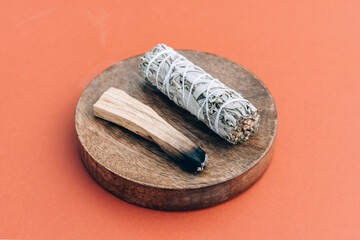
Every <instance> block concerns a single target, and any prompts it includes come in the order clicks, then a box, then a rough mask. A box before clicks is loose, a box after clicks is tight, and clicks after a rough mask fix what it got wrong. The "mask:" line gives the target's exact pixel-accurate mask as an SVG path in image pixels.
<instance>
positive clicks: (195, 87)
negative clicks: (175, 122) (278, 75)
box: [140, 44, 260, 144]
mask: <svg viewBox="0 0 360 240" xmlns="http://www.w3.org/2000/svg"><path fill="white" fill-rule="evenodd" d="M140 71H141V72H142V73H143V74H144V75H145V77H146V79H147V80H148V81H149V82H150V83H152V84H153V85H154V86H156V87H157V88H158V89H159V90H160V91H162V92H163V93H164V94H166V95H167V96H168V97H169V98H170V99H171V100H172V101H174V102H175V103H176V104H177V105H179V106H180V107H182V108H184V109H186V110H188V111H189V112H191V113H192V114H193V115H195V116H196V117H197V118H198V119H199V120H200V121H202V122H204V123H205V124H206V125H207V126H208V127H209V128H210V129H212V130H213V131H214V132H216V133H217V134H218V135H219V136H221V137H222V138H224V139H226V140H227V141H229V142H230V143H232V144H236V143H239V142H244V141H246V140H248V139H249V137H250V135H251V134H252V133H254V132H256V131H257V129H258V126H259V122H260V115H259V113H258V111H257V109H256V108H255V107H254V106H253V105H252V104H251V103H250V102H249V101H248V100H246V99H244V98H243V97H242V96H241V95H240V93H238V92H236V91H235V90H233V89H231V88H229V87H227V86H226V85H225V84H223V83H221V82H220V81H219V80H218V79H216V78H213V77H212V76H211V75H210V74H208V73H206V72H205V71H204V70H203V69H202V68H200V67H199V66H196V65H194V64H193V63H192V62H190V61H189V60H187V59H186V58H185V57H184V56H183V55H181V54H179V53H177V52H176V51H174V49H172V48H170V47H168V46H166V45H165V44H159V45H157V46H156V47H154V48H153V49H152V50H150V51H149V52H147V53H145V55H144V56H143V57H142V58H141V63H140Z"/></svg>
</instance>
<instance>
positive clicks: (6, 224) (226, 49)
mask: <svg viewBox="0 0 360 240" xmlns="http://www.w3.org/2000/svg"><path fill="white" fill-rule="evenodd" d="M359 27H360V3H359V1H356V0H354V1H346V0H343V1H340V0H339V1H286V0H284V1H259V0H255V1H173V0H166V1H137V0H131V1H121V0H118V1H115V0H111V1H93V0H86V1H85V0H84V1H45V0H44V1H41V0H32V1H25V0H24V1H4V0H3V1H1V3H0V73H1V80H0V116H1V117H0V146H1V147H0V159H1V168H0V190H1V194H0V239H1V238H19V239H49V238H50V239H52V238H55V239H59V238H60V239H79V238H88V239H102V238H103V239H106V238H121V239H198V240H200V239H208V240H209V239H234V238H235V237H236V238H239V239H359V236H360V227H359V226H360V200H359V199H360V181H359V179H360V177H359V174H360V159H359V158H360V157H359V156H360V147H359V137H360V127H359V118H360V114H359V103H360V97H359V96H360V65H359V63H360V60H359V59H360V45H359V43H360V31H359ZM161 42H164V43H166V44H168V45H169V46H172V47H174V48H180V49H194V50H200V51H206V52H212V53H215V54H218V55H221V56H224V57H227V58H229V59H231V60H234V61H236V62H238V63H240V64H242V65H243V66H245V67H246V68H248V69H250V70H251V71H252V72H254V73H255V74H256V75H257V76H258V77H259V78H260V79H262V80H263V82H264V83H265V84H266V85H267V86H268V88H269V89H270V91H271V93H272V94H273V96H274V99H275V101H276V104H277V108H278V113H279V129H278V136H277V147H276V150H275V155H274V158H273V161H272V163H271V164H270V167H269V168H268V170H267V171H266V173H265V174H264V176H263V177H262V178H261V179H260V180H259V181H258V182H257V183H256V184H255V185H254V186H253V187H252V188H250V189H249V190H248V191H246V192H245V193H243V194H241V195H240V196H238V197H236V198H235V199H233V200H231V201H229V202H226V203H224V204H221V205H219V206H216V207H212V208H209V209H204V210H198V211H192V212H180V213H174V212H160V211H153V210H149V209H144V208H141V207H137V206H133V205H131V204H128V203H126V202H123V201H122V200H119V199H118V198H116V197H114V196H113V195H111V194H109V193H108V192H106V191H105V190H103V189H102V188H101V187H100V186H99V185H97V184H96V182H95V181H93V180H92V178H91V177H90V176H89V175H88V173H87V172H86V171H85V168H84V167H83V165H82V163H81V161H80V158H79V155H78V152H77V148H76V145H75V143H76V134H75V128H74V112H75V107H76V103H77V100H78V98H79V96H80V94H81V92H82V91H83V90H84V88H85V87H86V85H87V84H88V83H89V82H90V81H91V80H92V79H93V78H94V77H95V76H96V75H97V74H99V73H100V72H101V71H103V70H104V69H105V68H107V67H109V66H110V65H112V64H113V63H115V62H117V61H121V60H122V59H125V58H128V57H130V56H133V55H136V54H140V53H144V52H146V51H148V50H150V49H151V48H152V47H154V46H155V45H156V44H157V43H161Z"/></svg>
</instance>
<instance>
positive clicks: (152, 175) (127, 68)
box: [75, 50, 278, 211]
mask: <svg viewBox="0 0 360 240" xmlns="http://www.w3.org/2000/svg"><path fill="white" fill-rule="evenodd" d="M179 52H180V53H181V54H183V55H184V56H185V57H187V58H188V59H189V60H190V61H192V62H193V63H194V64H196V65H199V66H200V67H202V68H203V69H204V70H205V71H207V72H208V73H210V74H211V75H213V76H214V77H216V78H218V79H220V81H222V82H223V83H225V84H226V85H228V86H229V87H231V88H233V89H235V90H236V91H238V92H240V93H241V94H242V95H243V97H244V98H246V99H248V100H249V101H250V102H251V103H253V104H254V106H255V107H256V108H257V109H258V110H259V113H260V115H261V122H260V127H259V130H258V132H257V133H255V134H254V135H253V136H251V137H250V139H249V140H248V141H246V142H244V143H242V144H237V145H232V144H230V143H228V142H227V141H225V140H224V139H222V138H221V137H219V136H218V135H216V134H215V133H214V132H213V131H211V130H210V129H209V128H208V127H207V126H206V125H205V124H203V123H202V122H200V121H198V120H197V119H196V117H194V116H192V115H191V114H190V113H188V112H187V111H186V110H184V109H181V108H180V107H178V106H177V105H176V104H175V103H173V102H171V101H170V100H169V99H168V98H167V96H165V95H163V94H162V93H161V92H160V91H159V90H157V89H156V88H154V87H152V86H151V84H149V83H147V82H146V80H145V79H143V77H141V76H140V74H139V63H140V57H141V56H140V55H139V56H135V57H132V58H129V59H126V60H123V61H121V62H119V63H117V64H115V65H113V66H111V67H109V68H108V69H106V70H105V71H104V72H102V73H101V74H99V75H98V76H97V77H96V78H95V79H94V80H93V81H92V82H91V83H90V84H89V85H88V86H87V87H86V89H85V90H84V92H83V93H82V95H81V97H80V99H79V102H78V105H77V108H76V113H75V126H76V131H77V135H78V140H79V141H78V143H79V149H80V156H81V159H82V161H83V163H84V165H85V167H86V169H87V170H88V172H89V173H90V175H91V176H92V177H93V178H94V179H95V181H97V182H98V183H99V185H100V186H102V187H103V188H105V189H106V190H108V191H109V192H111V193H112V194H114V195H115V196H117V197H119V198H121V199H123V200H125V201H127V202H130V203H132V204H136V205H139V206H142V207H146V208H152V209H158V210H168V211H184V210H193V209H200V208H206V207H210V206H214V205H217V204H219V203H222V202H225V201H227V200H229V199H231V198H234V197H235V196H237V195H238V194H240V193H241V192H243V191H244V190H246V189H247V188H249V187H250V186H251V185H253V184H254V183H255V182H256V181H257V180H258V179H259V178H260V177H261V175H262V174H263V173H264V171H265V170H266V168H267V166H268V165H269V163H270V160H271V157H272V155H273V152H274V145H275V136H276V131H277V121H278V120H277V111H276V106H275V103H274V100H273V98H272V96H271V94H270V92H269V91H268V89H267V88H266V87H265V85H264V84H263V83H262V82H261V81H260V80H259V79H258V78H257V77H256V76H255V75H253V74H252V73H251V72H249V71H248V70H247V69H245V68H244V67H242V66H240V65H239V64H237V63H235V62H232V61H230V60H228V59H226V58H223V57H220V56H217V55H213V54H209V53H204V52H197V51H184V50H183V51H179ZM110 87H114V88H118V89H121V90H123V91H125V92H126V93H127V94H129V95H130V96H132V97H133V98H135V99H137V100H139V101H140V102H142V103H144V104H146V105H148V106H150V107H151V108H152V109H154V110H155V111H156V112H157V114H158V115H159V116H160V117H162V118H163V119H165V121H167V122H168V123H169V124H170V125H172V126H173V127H174V128H176V129H177V130H178V131H179V132H181V133H182V134H184V135H185V136H186V137H188V138H189V139H191V140H192V141H193V142H194V143H196V144H197V145H199V146H200V147H201V148H202V149H204V151H205V152H206V154H207V155H208V158H209V159H208V164H207V167H206V169H205V170H204V171H203V172H202V173H200V174H193V173H189V172H187V171H184V170H183V169H181V168H180V167H179V166H178V165H177V164H176V163H174V162H173V161H172V160H171V159H170V158H169V156H168V155H167V154H166V153H165V152H164V151H162V150H161V148H160V147H159V146H157V145H156V144H155V143H153V142H151V141H148V140H146V139H144V138H142V137H140V136H138V135H137V134H135V133H133V132H131V131H129V130H127V129H125V128H122V127H120V126H118V125H116V124H113V123H111V122H108V121H105V120H102V119H99V118H97V117H95V116H94V111H93V105H94V103H95V102H96V101H97V100H98V99H99V98H100V96H101V95H102V94H103V93H104V92H105V91H106V90H107V89H109V88H110Z"/></svg>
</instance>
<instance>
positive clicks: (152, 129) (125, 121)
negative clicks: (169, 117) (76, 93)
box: [94, 87, 207, 172]
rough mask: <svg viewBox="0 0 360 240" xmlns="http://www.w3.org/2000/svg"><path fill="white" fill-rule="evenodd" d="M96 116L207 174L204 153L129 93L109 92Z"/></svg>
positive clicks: (96, 110) (105, 94) (96, 106)
mask: <svg viewBox="0 0 360 240" xmlns="http://www.w3.org/2000/svg"><path fill="white" fill-rule="evenodd" d="M94 114H95V116H97V117H99V118H102V119H104V120H107V121H110V122H112V123H116V124H118V125H119V126H121V127H124V128H126V129H128V130H130V131H132V132H134V133H136V134H137V135H139V136H142V137H143V138H146V139H148V140H149V141H153V142H154V143H156V144H157V145H158V146H159V147H160V148H161V149H162V150H163V151H164V152H166V153H167V154H168V155H169V156H170V157H171V158H172V159H173V160H174V161H177V162H179V164H182V166H183V167H184V168H185V166H186V167H187V168H186V169H187V170H188V171H190V172H201V171H202V170H204V166H205V164H206V160H207V156H206V154H205V153H204V151H203V150H202V149H201V148H200V147H199V146H198V145H196V144H195V143H193V142H192V141H191V140H190V139H189V138H187V137H186V136H185V135H183V134H182V133H181V132H179V131H178V130H176V129H175V128H174V127H173V126H171V125H170V124H169V123H168V122H166V121H165V120H164V119H163V118H162V117H160V116H159V114H157V113H156V112H155V111H154V110H153V109H152V108H151V107H149V106H148V105H145V104H143V103H142V102H140V101H138V100H137V99H135V98H133V97H131V96H129V95H128V94H127V93H126V92H124V91H122V90H120V89H117V88H113V87H111V88H109V89H108V90H106V92H104V93H103V95H101V97H100V99H99V100H98V101H97V102H96V103H95V104H94Z"/></svg>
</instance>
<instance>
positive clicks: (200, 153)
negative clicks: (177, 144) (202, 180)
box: [180, 147, 208, 173]
mask: <svg viewBox="0 0 360 240" xmlns="http://www.w3.org/2000/svg"><path fill="white" fill-rule="evenodd" d="M207 161H208V156H207V155H206V153H205V152H204V150H202V149H201V148H200V147H197V148H193V149H192V151H188V152H183V153H182V159H181V160H180V162H181V164H182V165H183V166H184V168H185V169H186V170H187V171H189V172H193V173H199V172H202V171H203V170H204V169H205V166H206V164H207Z"/></svg>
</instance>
